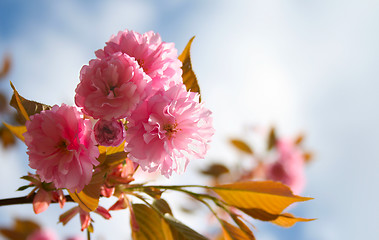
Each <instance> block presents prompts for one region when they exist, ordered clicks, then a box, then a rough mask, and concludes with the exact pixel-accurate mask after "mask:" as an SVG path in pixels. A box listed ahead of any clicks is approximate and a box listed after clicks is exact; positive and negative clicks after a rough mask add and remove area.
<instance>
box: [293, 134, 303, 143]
mask: <svg viewBox="0 0 379 240" xmlns="http://www.w3.org/2000/svg"><path fill="white" fill-rule="evenodd" d="M304 137H305V136H304V134H299V136H297V138H296V139H295V144H296V145H301V144H302V143H303V141H304Z"/></svg>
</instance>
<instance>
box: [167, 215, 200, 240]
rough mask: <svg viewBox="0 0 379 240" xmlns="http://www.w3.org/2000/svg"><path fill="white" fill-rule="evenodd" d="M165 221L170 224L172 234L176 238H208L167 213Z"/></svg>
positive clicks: (198, 239) (185, 239) (184, 239)
mask: <svg viewBox="0 0 379 240" xmlns="http://www.w3.org/2000/svg"><path fill="white" fill-rule="evenodd" d="M164 219H165V221H166V222H167V223H168V224H169V225H170V227H171V231H172V235H173V236H174V239H181V240H182V239H183V240H206V239H207V238H206V237H204V236H203V235H201V234H200V233H198V232H196V231H195V230H193V229H191V228H190V227H188V226H186V225H184V224H183V223H181V222H180V221H179V220H177V219H176V218H174V217H173V216H171V215H170V214H168V213H166V214H165V215H164Z"/></svg>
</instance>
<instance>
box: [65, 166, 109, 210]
mask: <svg viewBox="0 0 379 240" xmlns="http://www.w3.org/2000/svg"><path fill="white" fill-rule="evenodd" d="M103 174H104V173H102V172H100V173H96V174H94V175H93V176H92V179H91V182H90V183H89V184H88V185H86V186H85V187H84V189H83V190H82V191H81V192H79V193H78V192H76V191H75V192H71V191H68V193H69V194H70V196H71V198H72V199H73V200H74V201H75V202H77V203H78V204H79V206H80V208H82V209H83V210H84V211H86V212H91V211H95V210H96V208H97V206H98V205H99V198H100V186H101V185H102V184H103V182H104V175H103Z"/></svg>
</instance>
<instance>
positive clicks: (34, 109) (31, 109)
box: [10, 82, 51, 120]
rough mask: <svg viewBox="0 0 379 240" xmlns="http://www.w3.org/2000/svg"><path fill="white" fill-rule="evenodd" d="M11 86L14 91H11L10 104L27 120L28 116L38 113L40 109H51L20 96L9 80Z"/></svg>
mask: <svg viewBox="0 0 379 240" xmlns="http://www.w3.org/2000/svg"><path fill="white" fill-rule="evenodd" d="M11 86H12V88H13V91H14V93H13V96H12V99H11V102H10V105H11V106H12V107H14V108H15V109H16V110H17V111H18V112H19V113H21V114H22V115H23V116H24V118H25V119H26V120H29V116H32V115H34V114H36V113H40V112H41V111H44V110H50V109H51V106H49V105H46V104H42V103H39V102H35V101H31V100H28V99H25V98H23V97H22V96H20V95H19V94H18V92H17V91H16V89H15V87H14V86H13V84H12V82H11ZM26 116H28V117H26Z"/></svg>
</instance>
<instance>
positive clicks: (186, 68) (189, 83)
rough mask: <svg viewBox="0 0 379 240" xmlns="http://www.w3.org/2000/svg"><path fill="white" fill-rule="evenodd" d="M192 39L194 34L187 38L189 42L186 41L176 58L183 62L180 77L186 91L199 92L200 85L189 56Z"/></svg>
mask: <svg viewBox="0 0 379 240" xmlns="http://www.w3.org/2000/svg"><path fill="white" fill-rule="evenodd" d="M194 39H195V36H193V37H192V38H191V39H190V40H189V42H188V43H187V46H186V47H185V48H184V50H183V52H182V54H180V56H179V57H178V58H179V60H180V61H181V62H182V63H183V66H182V70H183V74H182V77H183V83H184V85H185V86H186V88H187V91H191V92H197V93H199V94H200V87H199V84H198V82H197V78H196V75H195V73H194V72H193V69H192V63H191V56H190V50H191V44H192V42H193V40H194ZM200 101H201V97H200Z"/></svg>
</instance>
